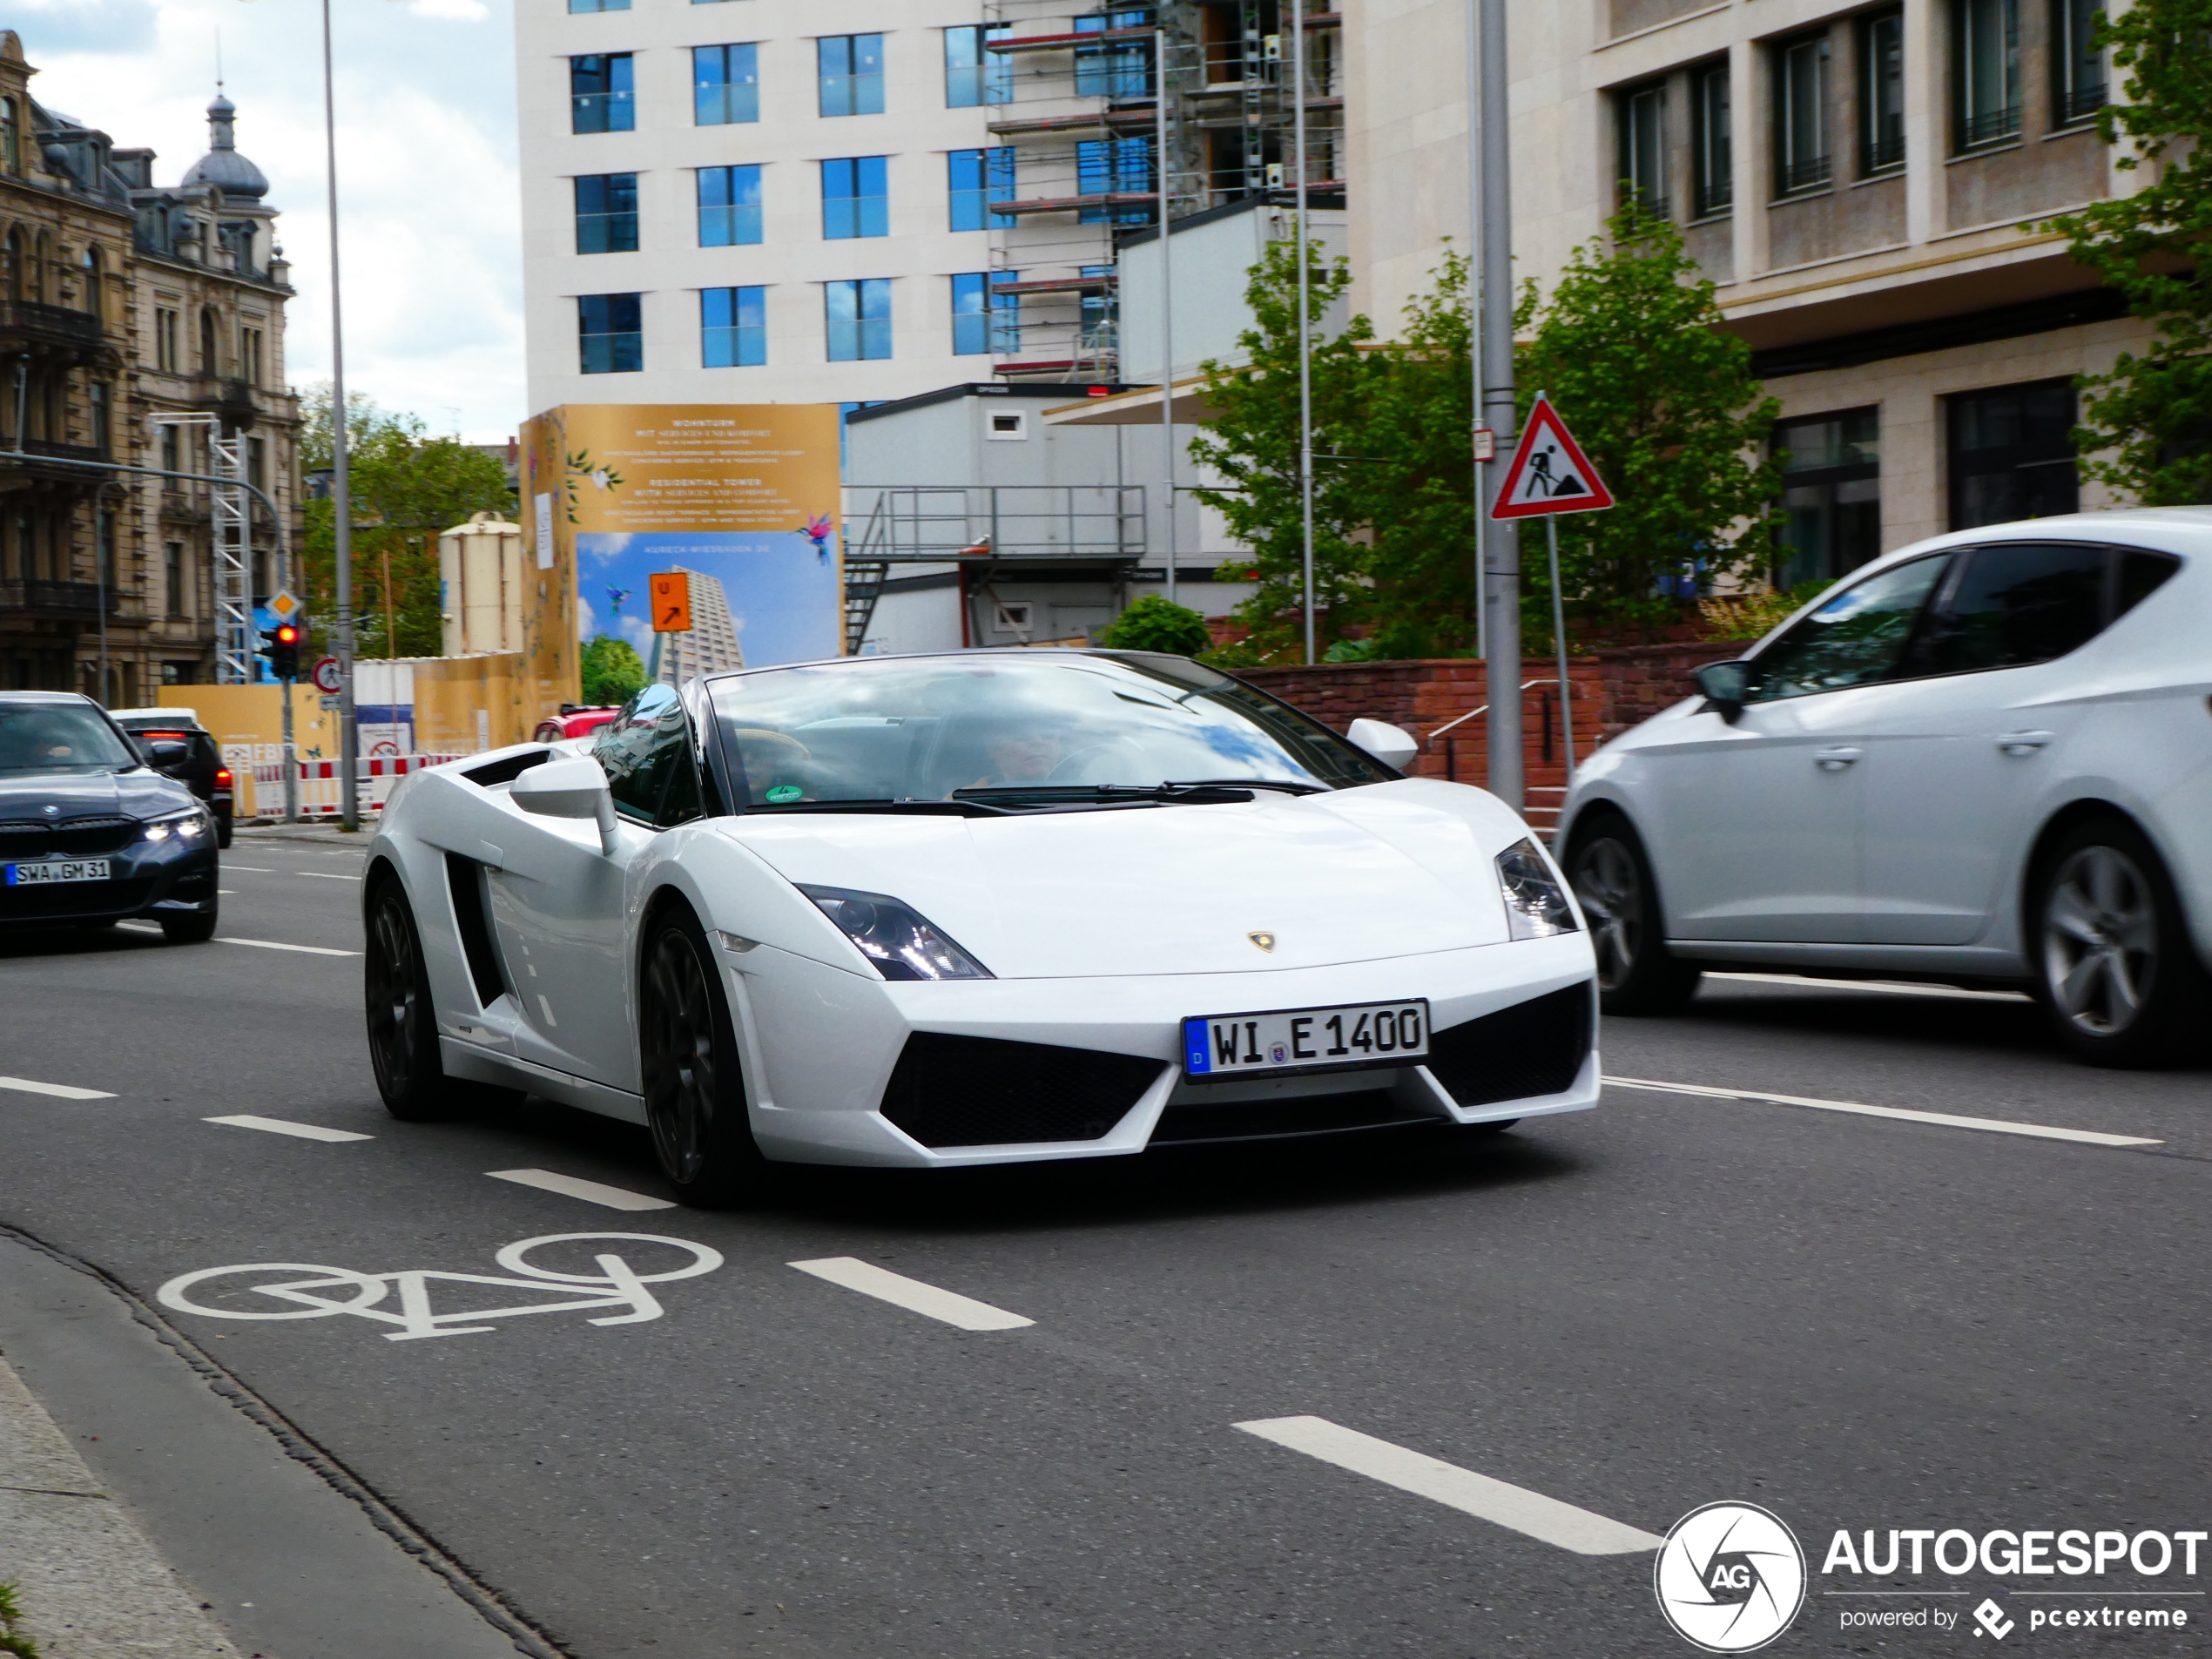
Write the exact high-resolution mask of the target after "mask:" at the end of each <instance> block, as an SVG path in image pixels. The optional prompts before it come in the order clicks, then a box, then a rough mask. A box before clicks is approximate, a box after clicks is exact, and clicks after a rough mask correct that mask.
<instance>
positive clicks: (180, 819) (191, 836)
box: [145, 806, 207, 841]
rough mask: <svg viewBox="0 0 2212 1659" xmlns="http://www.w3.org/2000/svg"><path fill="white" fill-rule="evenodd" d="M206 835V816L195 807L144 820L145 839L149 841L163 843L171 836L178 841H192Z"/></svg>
mask: <svg viewBox="0 0 2212 1659" xmlns="http://www.w3.org/2000/svg"><path fill="white" fill-rule="evenodd" d="M206 833H207V814H206V813H203V812H201V811H200V810H199V807H197V806H194V807H192V808H191V809H190V810H189V811H186V812H181V813H165V814H164V815H163V816H162V817H159V818H154V819H147V820H146V827H145V837H146V840H149V841H165V840H169V838H170V837H172V835H173V836H174V837H176V838H177V840H180V841H192V840H199V837H201V836H203V835H205V834H206Z"/></svg>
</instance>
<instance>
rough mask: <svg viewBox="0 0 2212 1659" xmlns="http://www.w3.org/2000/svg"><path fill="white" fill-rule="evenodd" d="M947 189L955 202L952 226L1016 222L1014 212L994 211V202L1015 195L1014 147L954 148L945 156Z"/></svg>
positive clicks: (959, 228) (967, 227) (979, 227)
mask: <svg viewBox="0 0 2212 1659" xmlns="http://www.w3.org/2000/svg"><path fill="white" fill-rule="evenodd" d="M945 182H946V189H947V192H948V195H949V197H950V199H951V203H952V219H951V224H952V228H953V229H954V230H956V231H980V230H985V229H988V228H990V227H991V226H1008V225H1011V224H1013V223H1014V217H1013V215H1012V214H1010V213H994V212H990V211H989V210H988V204H989V203H991V202H1010V201H1012V200H1013V199H1014V148H1013V146H1012V145H1002V146H1001V147H1000V148H998V149H995V150H954V151H953V152H951V153H950V154H948V156H947V157H946V158H945Z"/></svg>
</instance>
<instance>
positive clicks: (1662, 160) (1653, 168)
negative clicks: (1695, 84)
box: [1616, 81, 1667, 219]
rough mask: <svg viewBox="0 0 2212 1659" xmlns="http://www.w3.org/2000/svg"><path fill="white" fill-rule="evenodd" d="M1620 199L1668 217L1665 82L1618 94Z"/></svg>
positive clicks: (1624, 204)
mask: <svg viewBox="0 0 2212 1659" xmlns="http://www.w3.org/2000/svg"><path fill="white" fill-rule="evenodd" d="M1616 109H1617V111H1618V115H1619V120H1620V126H1621V134H1620V137H1621V142H1620V152H1621V159H1620V167H1619V172H1620V185H1619V189H1620V199H1621V205H1622V206H1624V207H1625V206H1628V205H1629V203H1630V202H1634V203H1635V204H1636V205H1637V206H1640V207H1642V209H1643V211H1644V212H1647V213H1651V214H1654V215H1656V217H1658V218H1660V219H1664V218H1666V217H1667V88H1666V84H1665V83H1664V82H1659V81H1655V82H1653V83H1652V84H1650V85H1649V86H1639V87H1635V88H1634V89H1633V90H1631V91H1626V92H1622V94H1621V95H1620V98H1619V100H1618V103H1617V105H1616Z"/></svg>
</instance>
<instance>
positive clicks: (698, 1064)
mask: <svg viewBox="0 0 2212 1659" xmlns="http://www.w3.org/2000/svg"><path fill="white" fill-rule="evenodd" d="M642 981H643V982H642V984H641V986H640V988H639V992H640V994H639V996H638V1006H637V1037H638V1059H639V1070H640V1072H641V1074H642V1076H643V1078H644V1086H645V1122H646V1125H647V1127H648V1128H649V1129H650V1130H651V1131H652V1137H653V1154H654V1156H655V1157H657V1158H658V1159H659V1161H660V1167H661V1173H662V1174H663V1175H664V1176H666V1177H668V1184H669V1185H670V1186H671V1187H672V1188H674V1189H675V1190H676V1196H677V1197H678V1199H680V1200H681V1201H682V1202H684V1203H685V1204H699V1205H709V1206H712V1205H724V1204H735V1203H738V1202H741V1201H743V1200H745V1199H746V1198H749V1197H753V1196H754V1195H755V1194H757V1193H758V1192H759V1190H760V1188H761V1187H762V1185H763V1184H764V1177H765V1174H766V1160H765V1159H764V1158H763V1157H761V1156H760V1149H759V1147H758V1146H757V1145H755V1144H754V1143H753V1139H752V1126H751V1125H750V1124H749V1123H747V1122H746V1118H745V1072H744V1068H743V1064H742V1062H741V1061H740V1060H739V1057H738V1042H737V1035H736V1033H735V1031H734V1029H733V1028H732V1024H731V1021H730V1004H729V999H728V997H727V996H726V995H725V994H724V992H723V988H722V980H721V974H719V972H718V970H717V968H716V966H715V959H714V954H713V952H712V950H711V948H709V947H708V945H707V942H706V935H705V933H704V932H702V931H701V929H700V927H699V925H698V920H697V919H696V918H694V917H693V916H692V914H691V912H690V911H689V910H688V909H685V908H683V907H671V908H670V909H668V910H666V911H664V912H663V913H662V914H661V915H660V916H659V917H658V919H657V920H656V921H654V923H653V925H652V927H651V931H650V932H649V933H648V934H647V935H646V939H645V949H644V970H643V974H642Z"/></svg>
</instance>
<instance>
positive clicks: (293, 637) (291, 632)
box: [276, 622, 300, 645]
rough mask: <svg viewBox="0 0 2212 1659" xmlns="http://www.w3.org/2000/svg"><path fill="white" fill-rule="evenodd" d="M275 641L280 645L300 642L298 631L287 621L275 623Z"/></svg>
mask: <svg viewBox="0 0 2212 1659" xmlns="http://www.w3.org/2000/svg"><path fill="white" fill-rule="evenodd" d="M276 643H277V644H280V645H296V644H299V643H300V631H299V630H298V629H297V628H295V627H293V625H292V624H290V623H288V622H283V623H279V624H277V631H276Z"/></svg>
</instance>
